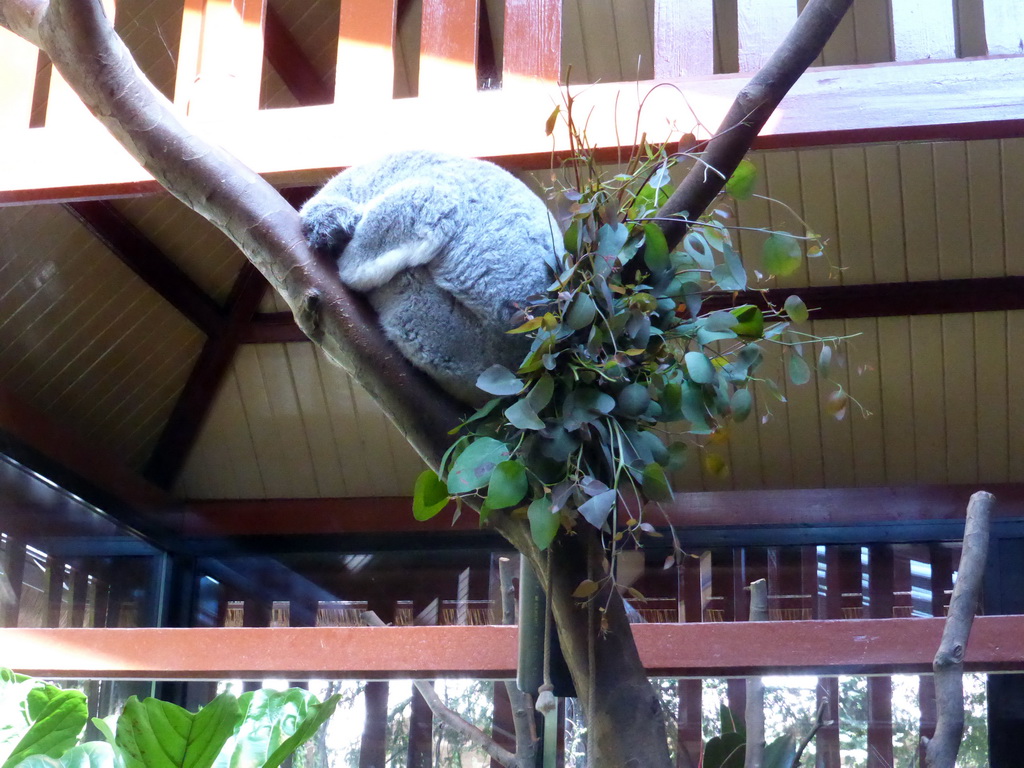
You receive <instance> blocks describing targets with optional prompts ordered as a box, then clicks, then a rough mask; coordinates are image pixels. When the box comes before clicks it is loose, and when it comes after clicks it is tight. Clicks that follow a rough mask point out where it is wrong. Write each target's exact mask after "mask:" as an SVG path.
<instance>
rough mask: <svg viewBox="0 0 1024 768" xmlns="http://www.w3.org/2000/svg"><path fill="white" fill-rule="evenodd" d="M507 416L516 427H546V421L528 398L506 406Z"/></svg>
mask: <svg viewBox="0 0 1024 768" xmlns="http://www.w3.org/2000/svg"><path fill="white" fill-rule="evenodd" d="M505 418H506V419H508V423H509V424H511V425H512V426H513V427H515V428H516V429H534V430H536V429H544V422H543V421H541V420H540V417H539V416H537V413H536V412H535V411H534V410H533V406H532V405H531V404H530V401H529V400H528V399H527V400H518V401H516V402H515V403H513V404H512V405H510V406H509V407H508V408H506V409H505Z"/></svg>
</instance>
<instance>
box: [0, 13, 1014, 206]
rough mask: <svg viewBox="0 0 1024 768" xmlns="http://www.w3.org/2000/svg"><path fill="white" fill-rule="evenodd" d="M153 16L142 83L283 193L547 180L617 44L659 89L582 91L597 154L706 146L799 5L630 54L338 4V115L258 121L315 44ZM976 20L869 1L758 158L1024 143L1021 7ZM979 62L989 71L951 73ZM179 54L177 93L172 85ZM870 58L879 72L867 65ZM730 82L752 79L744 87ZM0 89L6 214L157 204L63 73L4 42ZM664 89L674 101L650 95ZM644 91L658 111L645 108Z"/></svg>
mask: <svg viewBox="0 0 1024 768" xmlns="http://www.w3.org/2000/svg"><path fill="white" fill-rule="evenodd" d="M152 5H153V6H154V7H159V8H160V9H161V13H160V15H161V16H162V17H173V18H175V19H177V18H180V24H178V25H177V27H176V28H177V29H178V39H177V41H176V43H177V47H176V49H175V47H174V44H175V41H174V40H165V39H163V36H162V33H161V30H160V29H156V30H155V32H153V33H152V34H151V35H150V37H149V38H147V39H145V40H144V41H143V42H139V43H136V44H135V45H134V46H133V53H134V54H135V55H136V57H137V58H138V59H139V60H140V65H141V66H142V68H143V70H144V71H148V72H150V73H151V74H153V76H154V77H155V78H156V79H157V80H158V82H157V85H158V87H160V88H161V89H162V90H164V91H165V92H166V93H168V94H169V95H171V96H172V98H173V101H174V102H175V104H176V106H177V107H178V109H179V110H180V111H183V112H188V113H189V114H190V115H191V116H192V117H194V118H195V119H196V120H197V121H198V122H199V123H200V124H201V126H202V127H203V129H204V132H205V133H206V134H207V135H208V136H210V137H211V138H213V139H215V140H217V141H219V142H220V143H222V144H223V145H224V146H226V147H227V148H228V149H229V150H231V151H232V152H233V153H235V154H236V155H238V156H239V157H240V158H241V159H243V160H244V161H245V162H246V163H248V164H249V165H250V166H251V167H253V168H254V169H256V170H257V171H259V172H261V173H263V174H265V175H267V176H269V177H270V178H271V179H272V180H273V181H276V182H279V183H282V184H285V183H309V182H311V181H318V180H320V179H321V178H322V177H323V175H324V173H325V172H326V171H333V170H335V169H337V168H339V167H343V166H346V165H349V164H351V163H353V162H355V161H357V160H358V159H359V158H360V157H363V156H365V155H366V154H368V153H372V152H375V151H378V150H383V149H387V148H393V147H398V146H431V147H434V148H437V149H448V150H452V151H457V152H461V153H464V154H470V155H476V156H482V157H491V158H497V159H502V160H503V161H504V162H505V163H506V164H509V165H518V166H530V165H532V166H539V165H546V164H547V162H548V161H549V158H550V153H551V151H552V149H555V150H564V149H565V148H566V142H565V140H564V139H563V138H561V137H560V136H559V135H558V132H556V136H555V137H554V140H552V139H551V138H548V137H547V136H545V135H544V131H543V126H544V122H545V119H546V118H547V116H548V115H549V114H550V112H551V110H552V107H553V105H554V104H557V103H559V102H560V101H561V99H562V94H561V93H560V91H559V85H558V80H559V77H562V76H564V73H565V71H566V69H567V67H568V66H569V65H571V64H573V61H574V60H576V61H582V60H583V57H584V55H586V56H590V57H595V56H596V57H600V56H611V55H612V52H611V48H612V47H614V48H616V49H618V48H620V47H621V51H620V53H619V54H617V55H618V56H619V57H620V58H623V59H625V58H628V57H629V52H630V51H631V50H632V48H630V47H629V46H630V45H634V46H639V49H640V50H641V51H642V52H648V53H647V54H646V55H647V57H648V60H651V61H652V62H653V63H652V64H650V65H644V66H642V67H641V71H643V72H648V73H651V74H649V75H646V77H653V79H650V80H646V81H644V82H640V83H637V82H635V81H633V82H629V83H628V84H627V83H611V82H603V83H599V84H596V85H593V86H590V87H588V88H586V89H582V90H581V91H580V93H579V110H580V114H590V113H591V111H592V110H593V115H592V117H591V120H590V124H589V126H588V137H589V139H590V141H591V142H592V143H593V144H594V145H596V146H599V147H606V148H614V147H617V146H618V145H620V144H624V145H629V144H631V143H632V142H634V141H635V140H636V139H635V137H637V136H639V135H641V134H642V133H643V132H644V131H646V132H647V133H648V135H649V136H651V137H652V138H658V139H661V138H667V133H668V131H669V129H668V128H667V126H671V125H674V126H675V130H676V131H677V132H685V131H694V132H695V133H696V134H697V135H698V136H701V135H704V136H706V135H707V132H708V131H709V130H714V129H715V127H716V126H717V125H718V123H719V121H720V119H721V117H722V115H723V114H724V110H725V109H726V108H727V106H728V104H729V103H730V102H731V100H732V98H733V97H734V96H735V94H736V92H737V90H738V89H739V88H740V87H741V86H742V85H743V83H744V82H745V77H743V76H742V73H745V72H751V71H753V70H756V69H757V68H758V67H759V66H760V65H761V64H762V63H763V62H764V61H765V59H766V58H767V56H769V55H770V53H771V52H772V51H773V50H774V49H775V47H776V46H777V44H778V42H779V41H780V40H781V39H782V37H783V36H784V35H785V33H786V31H787V30H788V28H789V26H790V25H791V24H792V23H793V21H794V20H795V18H796V15H797V9H798V7H799V6H800V5H801V4H800V3H799V2H798V0H740V1H739V2H738V3H737V4H736V15H735V17H728V15H727V14H724V13H723V12H722V11H721V10H720V9H719V10H716V6H715V4H714V3H713V2H712V0H654V2H653V5H652V6H651V7H652V8H653V15H652V19H651V20H650V21H651V23H650V25H649V28H650V30H651V31H650V33H649V35H648V37H647V38H644V39H642V40H640V42H639V43H637V42H636V41H626V40H625V39H624V38H623V39H617V38H616V35H617V34H618V35H620V36H621V34H624V33H619V32H618V31H617V30H616V29H615V28H614V27H613V28H612V29H603V31H602V34H603V35H604V37H602V38H601V39H597V38H596V37H595V35H596V33H595V32H594V31H593V30H594V26H595V25H592V24H591V25H589V26H588V25H581V24H579V23H576V24H575V25H574V27H573V30H574V31H573V34H571V35H570V34H569V30H568V29H566V31H565V33H564V34H563V21H564V20H565V19H567V18H568V13H569V10H572V11H573V13H575V12H576V11H575V6H573V8H570V6H569V5H568V4H566V6H565V8H563V3H562V2H561V0H507V2H505V3H504V8H503V14H502V15H503V18H502V19H501V23H500V24H498V23H496V20H495V19H492V20H491V24H490V27H491V34H490V35H483V34H481V26H480V25H481V16H480V11H479V8H480V4H478V3H477V2H475V1H474V0H425V1H424V3H423V6H422V15H421V18H420V19H419V23H418V26H416V28H415V29H414V30H413V33H411V34H408V35H402V34H399V32H400V31H401V30H400V26H401V23H402V20H401V19H400V18H399V14H398V9H399V7H400V4H399V3H398V0H346V2H342V3H340V4H339V2H338V0H322V2H319V3H314V4H313V5H315V6H316V7H318V8H323V7H328V6H329V7H330V8H332V9H334V11H333V13H334V15H333V16H332V17H331V18H337V19H338V27H337V30H338V33H337V35H336V37H335V36H334V35H333V32H331V33H329V35H328V37H329V38H330V41H331V42H332V44H333V45H334V46H335V48H336V56H335V59H334V62H335V66H334V67H333V68H332V69H333V71H334V72H335V73H336V74H335V75H334V78H335V81H334V83H333V97H331V96H330V94H329V93H328V97H327V99H326V100H329V101H332V102H333V103H330V104H321V105H320V106H316V107H298V108H294V109H263V110H261V109H259V107H260V93H261V87H262V86H261V83H264V81H265V79H266V76H267V72H266V70H265V66H264V62H265V61H268V62H270V63H271V64H275V63H276V67H277V69H280V70H282V71H283V70H286V69H288V70H290V71H291V74H290V75H289V76H288V77H284V76H281V77H280V80H285V81H287V82H286V84H288V83H291V90H292V91H293V96H294V99H293V103H295V102H297V103H300V104H301V103H303V102H306V103H309V101H310V98H309V88H307V89H305V90H304V89H303V87H302V86H301V83H302V82H305V83H307V85H308V84H309V83H310V82H313V83H314V86H310V87H312V88H313V89H314V90H315V81H316V80H317V77H318V76H319V74H320V71H321V70H323V69H324V68H323V67H322V66H321V67H320V68H319V70H318V69H317V68H315V67H310V66H305V67H303V66H299V65H298V64H296V62H298V61H299V60H300V59H301V54H303V47H302V46H300V45H298V44H297V43H296V41H295V40H294V38H291V39H290V41H289V30H288V28H287V25H286V24H284V23H283V22H282V21H281V20H280V18H278V17H277V16H276V15H275V13H274V11H273V3H270V5H266V4H262V3H253V2H245V3H243V2H241V0H166V3H161V4H159V6H158V5H157V4H152ZM495 5H496V4H495V3H487V4H486V7H488V8H493V7H494V6H495ZM961 5H963V4H961ZM164 6H166V7H164ZM968 6H969V7H968ZM968 6H965V7H964V8H962V9H961V11H959V12H958V13H957V14H954V11H953V5H952V4H950V3H932V2H921V0H873V1H872V2H869V3H865V4H863V5H861V4H857V6H855V9H854V11H853V13H854V14H855V15H854V16H851V18H850V19H848V20H847V21H846V22H844V26H843V27H841V28H840V32H839V33H837V37H836V39H835V40H834V41H833V43H832V44H831V48H828V49H826V53H827V54H828V56H826V57H825V58H824V59H822V62H823V63H830V62H836V63H839V64H840V65H842V66H839V67H829V68H827V69H823V70H816V71H811V72H809V73H808V74H807V75H805V76H804V78H802V79H801V82H800V83H798V84H797V86H796V87H795V88H794V89H793V91H792V92H791V95H790V96H789V97H788V98H787V99H786V101H784V102H783V105H782V107H781V108H780V110H778V112H777V114H776V116H775V118H774V119H773V121H772V122H771V123H770V124H769V125H768V126H767V127H766V129H765V130H764V132H763V135H762V140H761V145H762V146H798V145H807V144H822V143H839V142H853V141H857V142H860V141H873V140H895V139H904V138H909V139H914V138H925V139H927V138H973V137H977V136H987V137H992V136H1006V135H1019V134H1022V133H1024V115H1022V113H1021V109H1020V104H1021V103H1024V57H1021V56H1019V55H1018V54H1021V53H1022V51H1021V46H1020V39H1021V38H1022V36H1024V29H1022V27H1024V18H1022V17H1024V11H1022V9H1021V5H1020V3H1019V2H1018V0H984V2H983V3H982V2H980V0H979V2H977V3H971V4H968ZM584 12H585V11H584ZM147 13H150V14H151V15H154V14H155V12H154V11H152V9H150V10H149V11H147ZM493 15H494V14H493V11H492V16H493ZM576 21H577V22H578V21H579V20H578V19H576ZM122 22H123V23H121V24H119V26H120V27H121V28H122V30H123V31H125V33H126V36H128V35H129V34H136V33H134V32H132V30H133V27H132V25H131V24H130V23H129V22H130V20H122ZM407 25H408V22H407ZM580 28H582V29H583V32H582V33H581V32H580ZM645 28H647V27H645ZM495 30H500V33H499V32H497V31H495ZM588 30H589V31H588ZM495 39H496V40H497V45H498V46H500V50H501V56H500V60H501V62H502V63H501V71H500V73H498V77H496V78H495V79H496V80H500V84H501V88H500V90H496V91H495V90H483V91H481V90H479V87H480V84H481V83H480V72H481V70H480V66H481V61H480V59H481V54H482V51H483V45H484V44H483V43H481V40H492V41H493V40H495ZM410 41H411V42H410ZM627 42H628V44H627ZM490 45H492V46H493V45H494V43H493V42H492V43H490ZM410 46H414V47H415V50H411V49H409V47H410ZM307 47H308V45H307ZM829 51H832V52H831V53H828V52H829ZM322 52H323V49H321V51H320V53H322ZM307 53H308V52H307ZM979 54H981V55H984V54H988V56H989V58H981V59H979V58H972V59H969V60H962V59H957V58H956V57H957V56H964V55H967V56H977V55H979ZM490 55H491V57H492V58H493V57H494V52H493V51H491V54H490ZM168 57H170V58H171V59H172V60H173V65H174V71H173V76H167V75H166V72H165V70H166V69H167V59H168ZM859 61H870V62H873V63H872V64H871V65H864V66H858V65H856V64H857V62H859ZM878 62H882V63H878ZM886 62H887V63H886ZM397 63H402V64H403V67H402V70H401V72H400V73H399V74H401V75H402V76H403V77H405V78H406V79H407V80H409V79H414V80H415V82H414V83H411V82H410V83H407V86H408V92H411V93H415V94H417V95H416V97H415V98H400V99H396V98H394V96H395V92H396V89H395V83H396V65H397ZM405 65H408V66H405ZM623 69H624V67H623ZM735 70H738V71H739V72H740V76H736V75H735V74H730V72H735ZM0 72H2V73H3V77H0V131H3V133H4V135H5V144H6V151H5V156H6V161H5V167H4V172H3V173H0V203H5V202H6V203H16V202H24V201H30V200H42V199H60V200H67V199H73V198H78V197H96V196H105V195H106V196H111V195H118V194H135V193H139V192H143V191H151V190H154V189H155V188H156V187H155V184H154V183H153V182H152V180H151V179H149V177H148V176H147V174H146V173H145V172H144V171H142V170H141V169H140V168H139V167H138V166H137V164H136V163H135V162H134V161H132V160H131V159H130V158H128V157H127V155H126V153H125V152H124V151H123V150H121V149H120V147H118V146H116V145H115V144H114V142H113V140H112V139H110V138H109V137H108V136H107V135H106V134H105V132H104V131H103V130H102V129H101V128H99V127H98V125H97V124H95V121H92V120H91V119H90V118H87V117H85V116H84V109H83V108H82V106H81V104H80V103H78V102H77V99H76V98H75V96H74V95H73V94H72V93H71V92H70V90H69V89H68V87H67V86H66V84H64V82H63V80H62V79H61V78H60V77H59V76H57V75H55V74H53V73H49V75H48V77H47V74H48V67H47V65H46V64H45V62H44V61H42V60H41V59H40V56H39V54H38V52H37V51H36V50H35V49H34V48H33V47H32V46H31V45H29V44H27V43H25V42H24V41H21V40H19V39H17V38H16V37H14V36H13V35H12V34H11V33H9V32H7V31H4V30H0ZM161 72H164V73H165V74H163V75H160V73H161ZM403 73H404V74H403ZM409 73H411V74H409ZM279 74H280V73H279ZM628 77H630V78H631V77H632V74H630V75H629V76H628ZM623 79H627V77H626V76H624V77H623ZM163 81H165V82H163ZM659 82H674V83H676V84H677V85H678V88H672V89H667V88H662V89H656V90H654V86H655V85H656V84H657V83H659ZM494 84H495V83H494V82H488V85H489V86H493V85H494ZM323 88H324V89H326V90H328V91H330V90H331V89H330V87H329V85H324V86H323ZM648 94H653V96H652V97H651V98H648V99H646V101H644V97H646V96H648ZM313 100H314V101H321V102H322V101H324V100H325V99H323V98H314V99H313ZM642 102H643V104H644V107H643V112H642V114H641V117H640V120H639V125H637V115H638V112H639V110H640V104H641V103H642ZM616 104H617V107H616V106H615V105H616ZM637 128H638V129H639V130H638V131H635V129H637Z"/></svg>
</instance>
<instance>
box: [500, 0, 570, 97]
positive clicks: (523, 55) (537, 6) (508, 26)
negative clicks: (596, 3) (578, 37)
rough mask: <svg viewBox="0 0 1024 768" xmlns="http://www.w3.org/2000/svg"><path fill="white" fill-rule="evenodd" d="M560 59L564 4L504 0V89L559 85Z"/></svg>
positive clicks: (554, 0)
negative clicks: (544, 83) (545, 83)
mask: <svg viewBox="0 0 1024 768" xmlns="http://www.w3.org/2000/svg"><path fill="white" fill-rule="evenodd" d="M561 57H562V0H505V44H504V50H503V58H502V77H501V85H502V88H503V89H506V88H516V87H518V86H520V85H523V84H529V83H537V82H547V83H557V82H558V78H559V76H560V75H561V66H562V58H561Z"/></svg>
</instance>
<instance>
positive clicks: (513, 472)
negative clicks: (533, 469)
mask: <svg viewBox="0 0 1024 768" xmlns="http://www.w3.org/2000/svg"><path fill="white" fill-rule="evenodd" d="M526 490H527V483H526V469H524V467H523V465H522V464H520V463H519V462H518V461H515V460H514V459H513V460H510V461H503V462H501V463H500V464H498V465H497V466H496V467H495V468H494V471H493V472H491V479H490V482H489V483H488V484H487V506H488V507H490V508H491V509H504V508H505V507H511V506H514V505H516V504H518V503H519V502H520V501H522V500H523V497H524V496H525V495H526Z"/></svg>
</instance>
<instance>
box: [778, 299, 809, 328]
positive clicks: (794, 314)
mask: <svg viewBox="0 0 1024 768" xmlns="http://www.w3.org/2000/svg"><path fill="white" fill-rule="evenodd" d="M783 308H784V309H785V310H786V314H787V315H789V319H790V320H792V321H793V322H794V323H802V322H804V321H805V320H806V319H807V305H806V304H804V302H803V300H802V299H801V298H800V297H799V296H790V297H789V298H787V299H786V303H785V304H783Z"/></svg>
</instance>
